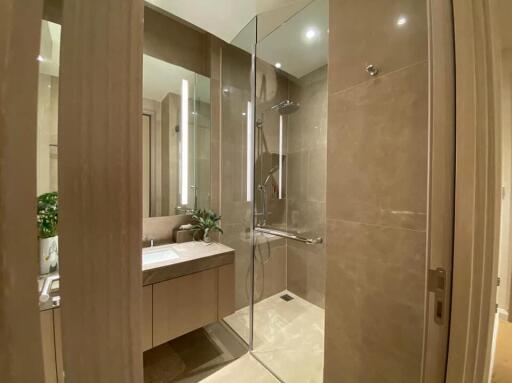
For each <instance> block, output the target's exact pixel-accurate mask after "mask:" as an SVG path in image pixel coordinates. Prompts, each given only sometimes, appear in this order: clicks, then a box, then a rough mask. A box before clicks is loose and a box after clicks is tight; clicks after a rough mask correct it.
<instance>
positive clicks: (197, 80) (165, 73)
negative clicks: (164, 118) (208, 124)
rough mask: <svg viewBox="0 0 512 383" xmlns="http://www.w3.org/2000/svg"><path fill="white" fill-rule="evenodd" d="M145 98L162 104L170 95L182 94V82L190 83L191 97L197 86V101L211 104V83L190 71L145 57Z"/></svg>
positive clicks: (143, 76) (143, 88)
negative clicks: (194, 86)
mask: <svg viewBox="0 0 512 383" xmlns="http://www.w3.org/2000/svg"><path fill="white" fill-rule="evenodd" d="M142 64H143V70H142V79H143V81H142V83H143V85H142V93H143V97H144V98H147V99H150V100H155V101H158V102H161V101H162V99H163V98H164V97H165V96H166V95H167V94H168V93H174V94H177V95H180V94H181V81H182V80H187V81H188V83H189V89H190V93H189V95H190V97H192V96H193V93H192V92H193V90H194V88H193V85H194V84H196V88H195V90H196V99H199V100H200V101H203V102H207V103H209V102H210V81H209V79H208V78H207V77H204V76H201V75H198V74H196V73H194V72H192V71H190V70H188V69H185V68H182V67H180V66H177V65H173V64H169V63H168V62H166V61H162V60H159V59H157V58H154V57H152V56H148V55H143V59H142Z"/></svg>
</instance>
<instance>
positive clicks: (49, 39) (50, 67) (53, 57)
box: [39, 20, 60, 77]
mask: <svg viewBox="0 0 512 383" xmlns="http://www.w3.org/2000/svg"><path fill="white" fill-rule="evenodd" d="M39 56H40V57H39V59H40V61H39V72H41V73H44V74H47V75H50V76H54V77H59V58H60V25H59V24H55V23H52V22H49V21H46V20H43V22H42V23H41V45H40V49H39Z"/></svg>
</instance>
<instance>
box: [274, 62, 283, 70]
mask: <svg viewBox="0 0 512 383" xmlns="http://www.w3.org/2000/svg"><path fill="white" fill-rule="evenodd" d="M282 66H283V65H282V64H281V63H276V64H275V67H276V68H277V69H280V68H281V67H282Z"/></svg>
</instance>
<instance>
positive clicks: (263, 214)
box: [256, 166, 279, 226]
mask: <svg viewBox="0 0 512 383" xmlns="http://www.w3.org/2000/svg"><path fill="white" fill-rule="evenodd" d="M277 170H279V166H274V167H273V168H272V169H270V170H269V171H268V173H267V178H265V181H264V182H263V183H262V184H259V185H258V190H259V191H260V193H261V212H259V213H256V215H258V216H261V217H262V220H261V221H262V222H261V224H262V225H263V226H265V225H266V224H267V215H268V209H267V184H268V182H269V181H270V180H271V179H272V174H274V173H275V172H276V171H277Z"/></svg>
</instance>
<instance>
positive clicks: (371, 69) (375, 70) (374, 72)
mask: <svg viewBox="0 0 512 383" xmlns="http://www.w3.org/2000/svg"><path fill="white" fill-rule="evenodd" d="M365 69H366V71H367V72H368V74H369V75H370V76H372V77H373V76H377V75H378V74H379V68H377V67H376V66H375V65H373V64H370V65H368V66H367V67H366V68H365Z"/></svg>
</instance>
